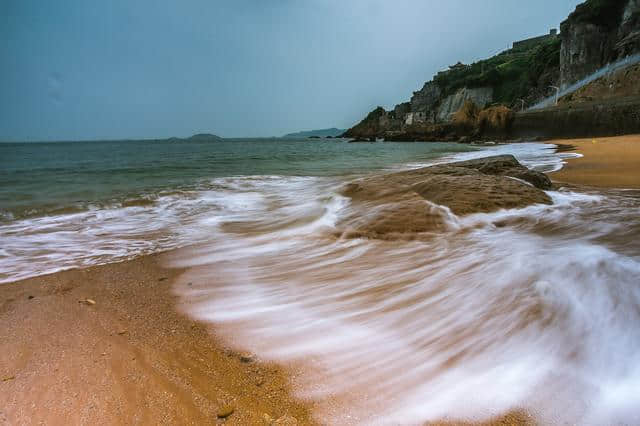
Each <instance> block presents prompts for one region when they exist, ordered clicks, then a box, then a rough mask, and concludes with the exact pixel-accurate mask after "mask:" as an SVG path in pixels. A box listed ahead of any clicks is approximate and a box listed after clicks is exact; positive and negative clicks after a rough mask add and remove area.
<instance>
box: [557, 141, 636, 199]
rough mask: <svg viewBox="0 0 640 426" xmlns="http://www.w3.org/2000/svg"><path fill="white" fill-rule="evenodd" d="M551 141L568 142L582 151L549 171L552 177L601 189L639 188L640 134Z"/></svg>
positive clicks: (563, 143) (567, 143)
mask: <svg viewBox="0 0 640 426" xmlns="http://www.w3.org/2000/svg"><path fill="white" fill-rule="evenodd" d="M550 142H551V143H554V144H558V145H571V146H573V147H574V148H575V152H577V153H579V154H582V157H580V158H570V159H568V160H567V164H565V166H564V167H563V168H562V169H561V170H559V171H557V172H555V173H551V174H550V175H549V177H551V179H552V180H554V181H556V182H566V183H573V184H582V185H589V186H596V187H603V188H640V135H627V136H614V137H607V138H589V139H564V140H554V141H550Z"/></svg>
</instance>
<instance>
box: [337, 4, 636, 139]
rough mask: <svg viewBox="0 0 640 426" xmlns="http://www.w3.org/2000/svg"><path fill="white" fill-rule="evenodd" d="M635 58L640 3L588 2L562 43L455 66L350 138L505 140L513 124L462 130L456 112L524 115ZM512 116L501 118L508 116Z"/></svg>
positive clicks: (532, 44) (547, 39)
mask: <svg viewBox="0 0 640 426" xmlns="http://www.w3.org/2000/svg"><path fill="white" fill-rule="evenodd" d="M638 52H640V0H587V1H586V2H584V3H582V4H580V5H578V7H576V10H575V11H574V12H573V13H571V15H569V17H568V18H567V19H566V20H565V21H564V22H563V23H562V24H561V33H560V35H559V36H557V35H555V32H554V31H552V32H551V34H549V35H548V36H544V37H537V38H533V39H529V40H526V43H522V42H516V43H514V47H513V48H512V49H509V50H506V51H504V52H502V53H500V54H498V55H496V56H494V57H492V58H489V59H485V60H481V61H478V62H476V63H473V64H470V65H465V64H462V63H457V64H455V65H452V66H451V67H449V70H446V71H442V72H439V73H438V74H437V75H436V76H434V77H433V79H432V80H431V81H428V82H426V83H425V84H424V85H423V86H422V88H421V89H420V90H418V91H416V92H414V93H413V95H412V96H411V99H410V100H409V101H408V102H404V103H401V104H399V105H396V106H395V107H394V108H393V109H392V110H390V111H386V110H385V109H384V108H382V107H377V108H376V109H375V110H374V111H372V112H371V113H370V114H369V115H368V116H367V117H366V118H365V119H364V120H362V122H360V123H359V124H357V125H356V126H354V127H353V128H351V129H349V130H348V131H347V132H346V133H345V136H349V137H361V138H375V137H384V138H386V139H389V140H403V139H408V140H443V138H444V139H446V140H453V139H457V138H459V137H464V138H469V137H473V138H477V137H481V136H483V132H485V131H486V132H487V133H486V135H485V136H487V137H494V136H495V135H497V134H498V133H501V134H504V133H505V131H506V130H507V128H508V127H509V125H506V126H502V125H500V126H498V127H496V126H485V125H482V124H481V123H480V120H479V118H478V117H479V116H480V115H481V114H478V116H477V117H476V118H475V119H476V125H474V126H470V125H469V122H470V120H468V119H467V120H466V124H465V125H464V126H460V123H459V122H458V123H456V122H454V117H455V116H456V112H458V111H459V110H460V109H461V108H463V106H464V105H465V104H466V103H467V102H469V101H471V102H473V103H474V104H475V105H476V106H477V107H479V108H484V107H496V106H497V105H500V106H502V107H503V108H505V107H506V108H508V109H510V110H511V111H513V112H516V111H521V110H523V109H524V107H525V106H528V105H532V104H534V103H536V102H537V101H539V100H541V99H543V98H545V97H547V96H549V95H550V94H551V93H550V89H549V86H552V85H553V86H559V85H563V86H567V85H570V84H572V83H574V82H575V81H578V80H580V79H582V78H583V77H585V76H587V75H589V74H591V73H593V71H595V70H597V69H599V68H601V67H602V66H604V65H606V64H607V63H609V62H612V61H615V60H617V59H620V58H624V57H626V56H627V55H630V54H634V53H638ZM635 75H636V74H635V73H633V74H632V77H633V76H635ZM632 77H629V79H631V78H632ZM625 78H626V77H625ZM630 84H632V85H633V84H635V85H636V86H638V85H639V84H640V83H638V82H635V81H633V82H631V81H630ZM634 87H635V86H634ZM633 93H635V92H633ZM591 100H593V99H591ZM625 102H627V101H625ZM627 103H628V102H627ZM495 111H497V110H496V109H494V110H493V112H495ZM501 111H503V110H501ZM511 111H510V112H509V114H507V113H505V112H504V111H503V112H501V115H502V116H509V117H511V116H512V115H513V112H511ZM493 112H491V113H488V114H484V115H485V116H491V115H492V114H493ZM581 117H583V116H581ZM583 118H584V117H583ZM583 118H581V119H580V120H583ZM512 121H513V120H511V119H509V120H507V122H508V123H510V122H512ZM500 122H501V123H502V121H500ZM587 122H588V120H587ZM484 123H486V120H485V121H484ZM627 127H628V126H627ZM507 133H508V132H507Z"/></svg>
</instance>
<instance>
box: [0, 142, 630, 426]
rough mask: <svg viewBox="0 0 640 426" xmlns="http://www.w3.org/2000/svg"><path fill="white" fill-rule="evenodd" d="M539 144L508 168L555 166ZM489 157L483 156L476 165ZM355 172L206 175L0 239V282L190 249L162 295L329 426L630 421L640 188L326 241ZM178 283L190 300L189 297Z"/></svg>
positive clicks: (6, 228)
mask: <svg viewBox="0 0 640 426" xmlns="http://www.w3.org/2000/svg"><path fill="white" fill-rule="evenodd" d="M552 148H553V147H552V146H549V145H542V144H519V145H510V146H495V147H490V148H487V150H485V151H484V152H482V151H480V152H465V153H457V154H450V155H448V156H445V157H442V158H434V159H429V160H428V161H420V162H414V163H409V164H407V163H402V164H396V165H394V166H393V167H392V168H393V169H401V168H412V167H420V166H424V165H427V164H433V163H437V162H442V161H452V160H457V159H468V158H473V157H480V156H486V155H490V154H502V153H514V154H515V155H516V156H517V157H518V158H519V159H520V161H522V162H523V163H524V164H526V165H528V166H530V167H535V168H537V169H539V170H543V171H550V170H555V169H558V168H559V167H561V165H562V162H563V158H566V157H567V156H570V155H571V154H562V155H558V154H555V153H554V152H553V149H552ZM487 151H488V152H487ZM354 177H355V176H354V175H346V176H281V175H277V176H274V175H253V176H236V177H219V178H212V179H209V180H207V181H206V182H204V183H202V184H201V185H199V186H198V187H197V188H192V189H190V190H180V191H165V192H159V193H157V194H156V195H155V197H154V202H153V203H152V204H150V205H144V206H133V207H122V206H113V207H112V208H109V207H96V208H95V209H89V210H86V211H81V212H77V213H72V214H60V215H53V216H44V217H33V218H25V219H22V220H13V221H9V222H3V223H1V224H0V241H2V248H1V249H0V250H1V252H0V280H2V281H13V280H15V279H18V278H23V277H28V276H33V275H38V274H42V273H46V272H52V271H55V270H59V269H66V268H70V267H78V266H84V265H91V264H96V263H106V262H111V261H115V260H120V259H124V258H129V257H134V256H137V255H140V254H142V253H150V252H155V251H160V250H166V249H168V248H174V247H185V248H183V249H181V250H179V251H178V252H176V254H175V256H174V257H173V260H172V264H173V265H175V266H188V267H190V269H189V271H188V272H187V273H186V274H185V275H184V276H183V277H182V278H181V281H180V283H178V286H177V291H178V293H179V294H180V295H181V297H182V300H183V301H184V307H185V308H186V309H187V310H188V311H189V312H190V313H192V314H193V315H194V316H196V317H198V318H200V319H203V320H205V321H209V322H211V323H213V324H215V325H216V326H217V330H218V331H219V333H220V334H221V335H222V336H224V337H225V338H227V339H228V342H229V344H231V345H235V346H238V347H239V348H242V349H246V350H251V351H253V352H255V353H256V354H257V355H258V356H259V357H260V358H262V359H267V360H275V361H281V362H294V363H296V364H298V363H300V364H301V365H303V366H304V368H302V369H301V370H300V374H299V375H298V376H296V379H295V380H296V383H295V384H296V389H297V392H298V393H299V396H301V397H303V398H311V399H314V400H315V401H317V402H318V404H317V407H318V410H317V412H316V413H315V414H316V416H317V417H318V418H319V419H320V420H321V421H323V422H325V423H329V424H420V423H421V422H424V421H428V420H434V419H440V418H443V417H455V418H468V419H476V420H479V419H485V418H488V417H491V416H493V415H496V414H501V413H504V412H505V411H508V410H511V409H525V410H528V411H529V412H531V413H532V414H533V415H535V416H536V417H537V418H538V420H540V421H542V422H544V423H551V424H560V423H564V422H569V423H577V424H594V425H600V424H637V423H639V422H640V418H638V411H639V410H638V408H637V407H638V406H640V367H638V364H637V362H636V358H637V356H636V354H637V353H638V349H640V348H638V346H639V345H640V335H639V334H640V331H637V330H638V327H637V324H638V323H640V318H639V316H640V288H639V284H640V245H639V244H638V243H637V241H638V238H639V237H640V219H639V218H640V214H639V213H640V193H639V192H638V191H614V190H609V191H590V190H584V191H582V192H575V190H574V191H571V190H565V189H560V190H559V191H550V192H549V194H550V195H551V197H552V198H553V200H554V204H553V205H550V206H546V205H544V206H531V207H528V208H525V209H519V210H508V211H500V212H495V213H490V214H477V215H471V216H466V217H456V216H455V215H453V214H451V213H450V212H449V211H448V210H447V209H445V208H441V207H439V206H433V208H434V209H435V210H437V211H440V212H441V213H442V214H443V215H444V219H443V222H444V223H445V224H446V229H445V230H444V231H443V232H441V233H437V234H432V235H429V236H427V237H425V238H421V239H419V240H417V241H380V240H368V239H339V238H336V237H335V235H336V234H337V233H338V231H340V229H339V227H340V218H342V217H345V216H347V215H349V214H350V213H351V212H352V210H351V209H352V207H351V205H350V203H349V200H348V199H346V198H344V197H342V196H340V195H338V194H339V192H338V190H339V188H340V187H341V186H342V185H343V184H344V183H345V182H347V181H349V180H352V179H353V178H354ZM189 283H190V285H189Z"/></svg>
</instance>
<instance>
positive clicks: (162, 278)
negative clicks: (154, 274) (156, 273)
mask: <svg viewBox="0 0 640 426" xmlns="http://www.w3.org/2000/svg"><path fill="white" fill-rule="evenodd" d="M165 280H167V277H160V278H158V281H165Z"/></svg>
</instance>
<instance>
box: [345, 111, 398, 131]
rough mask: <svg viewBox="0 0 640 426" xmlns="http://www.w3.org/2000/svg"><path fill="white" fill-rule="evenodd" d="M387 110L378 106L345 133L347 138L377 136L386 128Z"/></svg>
mask: <svg viewBox="0 0 640 426" xmlns="http://www.w3.org/2000/svg"><path fill="white" fill-rule="evenodd" d="M387 119H388V118H387V111H385V110H384V108H382V107H377V108H376V109H374V110H373V111H371V112H370V113H369V114H367V116H366V117H365V119H364V120H362V121H361V122H360V123H358V124H356V125H355V126H353V127H352V128H350V129H349V130H347V131H346V132H345V133H344V135H343V136H344V137H347V138H362V139H363V138H375V137H376V136H377V135H379V134H381V133H383V132H384V131H385V130H386V127H385V126H384V124H385V123H386V120H387Z"/></svg>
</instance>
